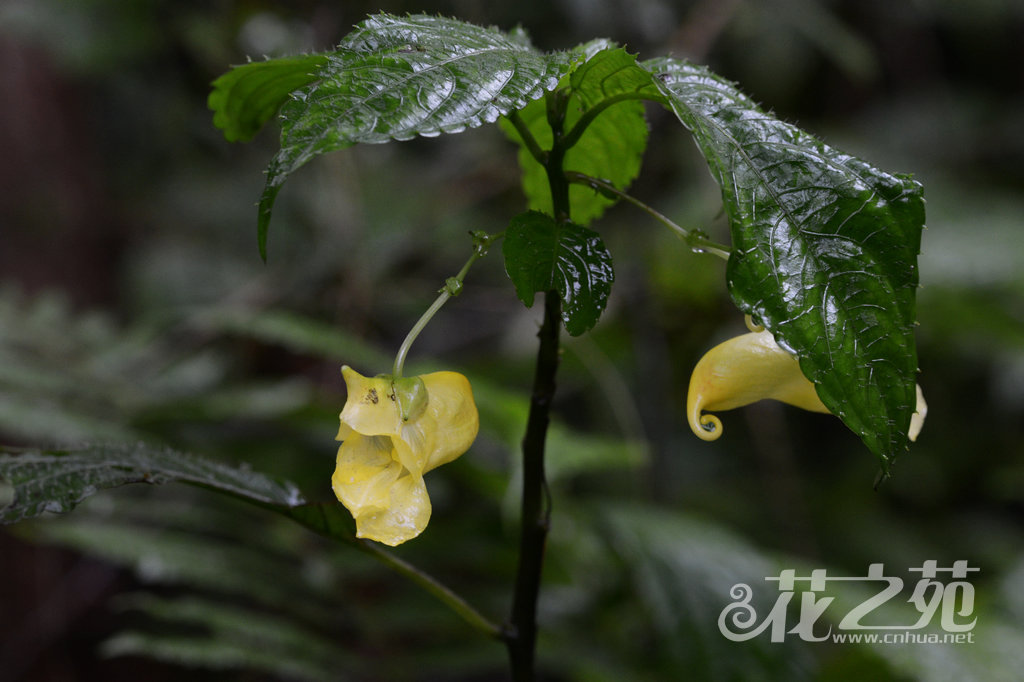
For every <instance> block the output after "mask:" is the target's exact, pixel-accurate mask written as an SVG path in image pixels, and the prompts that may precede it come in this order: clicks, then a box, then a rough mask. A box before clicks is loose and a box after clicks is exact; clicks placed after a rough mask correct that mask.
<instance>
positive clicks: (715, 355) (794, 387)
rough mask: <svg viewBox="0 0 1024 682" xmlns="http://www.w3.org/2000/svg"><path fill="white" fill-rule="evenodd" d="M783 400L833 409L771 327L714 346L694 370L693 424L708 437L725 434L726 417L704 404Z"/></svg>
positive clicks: (717, 406)
mask: <svg viewBox="0 0 1024 682" xmlns="http://www.w3.org/2000/svg"><path fill="white" fill-rule="evenodd" d="M766 399H773V400H781V401H782V402H784V403H789V404H790V405H795V406H797V407H802V408H803V409H805V410H811V411H813V412H826V413H827V412H828V411H829V410H828V408H826V407H825V405H824V404H823V403H822V402H821V399H820V398H819V397H818V394H817V392H815V390H814V384H812V383H811V382H810V381H809V380H808V379H807V377H805V376H804V374H803V372H801V371H800V363H799V361H798V360H797V358H796V356H795V355H792V354H790V353H787V352H786V351H785V350H783V349H782V348H781V347H780V346H779V345H778V344H777V343H775V339H774V337H773V336H772V334H771V332H768V331H762V332H751V333H749V334H743V335H742V336H737V337H735V338H732V339H729V340H728V341H725V342H724V343H721V344H719V345H717V346H715V347H714V348H712V349H711V350H709V351H708V352H707V353H706V354H705V355H704V357H703V358H701V359H700V362H698V363H697V366H696V367H695V368H694V370H693V375H692V376H691V377H690V389H689V393H688V395H687V399H686V414H687V419H688V421H689V422H690V428H691V429H692V430H693V432H694V433H695V434H697V436H698V437H699V438H702V439H703V440H715V439H716V438H718V437H719V436H720V435H722V422H721V420H719V419H718V417H715V416H713V415H709V414H703V411H704V410H714V411H718V410H731V409H733V408H736V407H743V406H744V405H749V404H751V403H754V402H757V401H758V400H766Z"/></svg>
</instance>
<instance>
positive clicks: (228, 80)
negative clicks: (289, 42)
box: [207, 54, 327, 142]
mask: <svg viewBox="0 0 1024 682" xmlns="http://www.w3.org/2000/svg"><path fill="white" fill-rule="evenodd" d="M326 63H327V55H322V54H311V55H305V56H301V57H288V58H285V59H272V60H267V61H263V62H250V63H249V64H243V65H241V66H236V67H234V68H233V69H231V71H228V72H227V73H226V74H224V75H223V76H221V77H220V78H218V79H217V80H215V81H214V82H213V91H212V92H211V93H210V97H209V99H208V100H207V104H208V105H209V107H210V109H212V110H213V125H215V126H217V127H218V128H220V129H221V130H223V131H224V137H225V139H227V141H228V142H247V141H248V140H251V139H252V137H253V136H254V135H255V134H256V133H258V132H259V130H260V128H262V127H263V124H265V123H266V122H267V121H268V120H269V119H270V117H271V116H273V115H274V114H275V113H277V110H278V109H279V108H280V107H281V105H282V104H283V103H284V101H285V100H286V99H288V95H290V94H291V92H292V91H293V90H297V89H298V88H301V87H302V86H304V85H308V84H310V83H312V82H313V81H315V80H316V79H317V78H318V77H319V76H318V72H319V70H320V68H321V67H322V66H323V65H324V64H326Z"/></svg>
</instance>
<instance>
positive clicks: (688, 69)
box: [644, 59, 924, 467]
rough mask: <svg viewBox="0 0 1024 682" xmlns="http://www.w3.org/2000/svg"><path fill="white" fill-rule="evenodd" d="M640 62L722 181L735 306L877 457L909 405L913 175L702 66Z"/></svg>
mask: <svg viewBox="0 0 1024 682" xmlns="http://www.w3.org/2000/svg"><path fill="white" fill-rule="evenodd" d="M644 66H645V67H646V68H648V69H650V70H651V72H652V73H653V74H654V75H655V79H656V81H657V83H658V87H659V88H660V90H661V92H662V93H663V95H664V96H665V98H666V100H667V105H668V106H669V107H670V108H671V109H672V110H673V111H674V112H675V113H676V115H677V116H678V117H679V119H680V120H681V121H682V123H683V125H685V126H686V127H687V128H688V129H689V130H690V131H691V132H692V133H693V135H694V137H695V138H696V141H697V144H698V146H699V147H700V149H701V151H702V152H703V153H704V156H705V157H706V159H707V161H708V165H709V167H710V169H711V172H712V174H713V175H714V176H715V179H716V180H717V181H718V183H719V184H720V185H721V188H722V197H723V201H724V204H725V209H726V212H727V213H728V215H729V218H730V221H731V223H732V239H733V246H734V250H733V253H732V256H731V257H730V259H729V264H728V268H727V277H728V285H729V291H730V293H731V295H732V298H733V300H734V301H735V302H736V305H737V306H739V307H740V309H741V310H742V311H743V312H745V313H748V314H750V315H751V316H753V317H754V318H755V319H756V320H758V321H760V323H762V324H764V325H765V326H766V327H767V328H768V329H770V330H771V331H772V332H773V333H774V334H775V337H776V340H777V341H778V342H779V344H780V345H781V346H783V347H784V348H787V349H788V350H791V351H792V352H794V353H795V354H796V355H798V356H799V357H800V359H801V360H800V366H801V369H802V370H803V372H804V374H805V375H807V377H808V378H809V379H810V380H811V381H813V382H814V383H815V385H816V387H817V391H818V395H819V396H820V397H821V400H822V402H823V403H824V404H825V406H826V407H828V408H829V410H831V411H832V413H833V414H836V415H837V416H839V417H840V418H841V419H842V420H843V422H844V423H846V425H847V426H849V427H850V429H852V430H853V431H854V432H855V433H857V434H858V435H859V436H860V437H861V439H862V440H863V441H864V443H865V445H867V447H868V448H869V449H870V450H871V451H872V452H874V453H875V454H876V455H878V456H879V457H880V458H881V460H882V465H883V467H887V466H888V463H889V462H890V461H891V460H892V458H894V457H895V456H897V455H898V454H900V453H901V452H903V451H905V450H906V449H907V444H908V440H907V430H908V428H909V425H910V417H911V414H912V413H913V411H914V408H915V404H916V393H915V384H916V372H917V351H916V348H915V344H914V318H915V294H916V289H917V282H918V270H917V255H918V252H919V251H920V241H921V230H922V228H923V225H924V200H923V198H922V190H921V186H920V185H919V184H918V183H916V182H914V181H913V180H911V179H910V178H908V177H906V176H897V175H891V174H888V173H885V172H883V171H880V170H878V169H877V168H874V167H872V166H870V165H869V164H867V163H865V162H863V161H861V160H859V159H856V158H854V157H852V156H849V155H846V154H843V153H841V152H839V151H837V150H835V149H832V148H830V147H828V146H827V145H825V144H824V143H822V142H820V141H818V140H816V139H815V138H814V137H812V136H811V135H809V134H807V133H805V132H803V131H801V130H800V129H798V128H796V127H794V126H792V125H789V124H787V123H783V122H782V121H779V120H778V119H776V118H774V117H772V116H771V115H769V114H766V113H765V112H763V111H762V110H761V109H760V108H758V107H757V106H756V105H755V104H754V103H753V102H752V101H751V100H750V99H748V98H747V97H746V96H744V95H743V94H742V93H740V92H739V91H738V90H736V88H735V87H734V86H733V85H732V84H730V83H728V82H726V81H724V80H723V79H721V78H719V77H718V76H716V75H714V74H712V73H711V72H710V71H708V70H707V69H705V68H703V67H698V66H694V65H692V64H689V63H687V62H683V61H679V60H674V59H657V60H652V61H649V62H646V63H645V64H644Z"/></svg>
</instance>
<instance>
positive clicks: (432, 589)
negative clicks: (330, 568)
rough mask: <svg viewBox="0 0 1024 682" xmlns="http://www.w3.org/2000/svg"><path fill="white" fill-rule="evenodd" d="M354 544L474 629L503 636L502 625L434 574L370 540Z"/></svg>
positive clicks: (357, 541) (496, 637) (498, 636)
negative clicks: (438, 579)
mask: <svg viewBox="0 0 1024 682" xmlns="http://www.w3.org/2000/svg"><path fill="white" fill-rule="evenodd" d="M354 544H355V546H356V547H358V548H359V549H361V550H362V551H364V552H366V553H367V554H369V555H370V556H372V557H374V558H376V559H377V560H378V561H381V562H383V563H385V564H386V565H388V566H390V567H391V568H392V569H394V570H395V571H398V572H399V573H401V574H402V575H404V576H405V577H407V578H409V579H410V580H412V581H413V582H414V583H416V584H417V585H419V586H420V587H422V588H424V589H425V590H426V591H427V592H429V593H430V594H432V595H434V596H435V597H437V598H438V599H440V600H441V601H442V602H443V603H444V604H446V605H447V606H448V607H449V608H450V609H451V610H452V611H454V612H455V613H457V614H458V615H459V616H460V617H461V618H462V619H463V620H464V621H466V622H467V623H469V624H470V625H471V626H473V628H474V629H476V630H479V631H480V632H482V633H483V634H485V635H487V636H488V637H493V638H494V639H501V638H502V636H503V634H504V633H503V631H502V629H501V628H500V627H498V626H497V625H495V624H494V623H492V622H491V621H489V620H488V619H487V618H486V617H485V616H483V615H482V614H481V613H480V612H479V611H477V610H476V609H474V608H473V607H472V606H470V605H469V602H467V601H466V600H465V599H463V598H462V597H460V596H459V595H457V594H456V593H455V592H453V591H452V590H451V589H449V588H448V587H447V586H445V585H442V584H441V583H440V582H438V581H437V580H435V579H434V578H433V577H432V576H430V575H427V574H426V573H424V572H423V571H421V570H419V569H418V568H416V567H415V566H413V565H412V564H410V563H409V562H407V561H404V560H402V559H399V558H398V557H397V556H395V555H394V554H391V553H390V552H387V551H385V550H384V549H382V548H381V547H379V546H378V545H377V544H376V543H374V542H370V541H369V540H355V541H354Z"/></svg>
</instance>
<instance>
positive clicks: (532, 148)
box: [505, 111, 548, 166]
mask: <svg viewBox="0 0 1024 682" xmlns="http://www.w3.org/2000/svg"><path fill="white" fill-rule="evenodd" d="M505 118H507V119H508V121H509V123H511V124H512V125H513V127H515V129H516V132H518V133H519V137H521V138H522V139H523V144H524V145H526V149H527V150H528V151H529V152H530V155H531V156H533V158H534V159H536V160H537V163H539V164H541V165H542V166H543V165H544V164H545V163H546V162H547V157H548V153H547V152H546V151H544V150H543V149H541V148H540V145H539V144H537V138H535V137H534V136H533V133H531V132H530V128H529V126H527V125H526V121H524V120H523V117H522V116H520V115H519V112H518V111H513V112H510V113H509V114H508V115H507V116H506V117H505Z"/></svg>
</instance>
